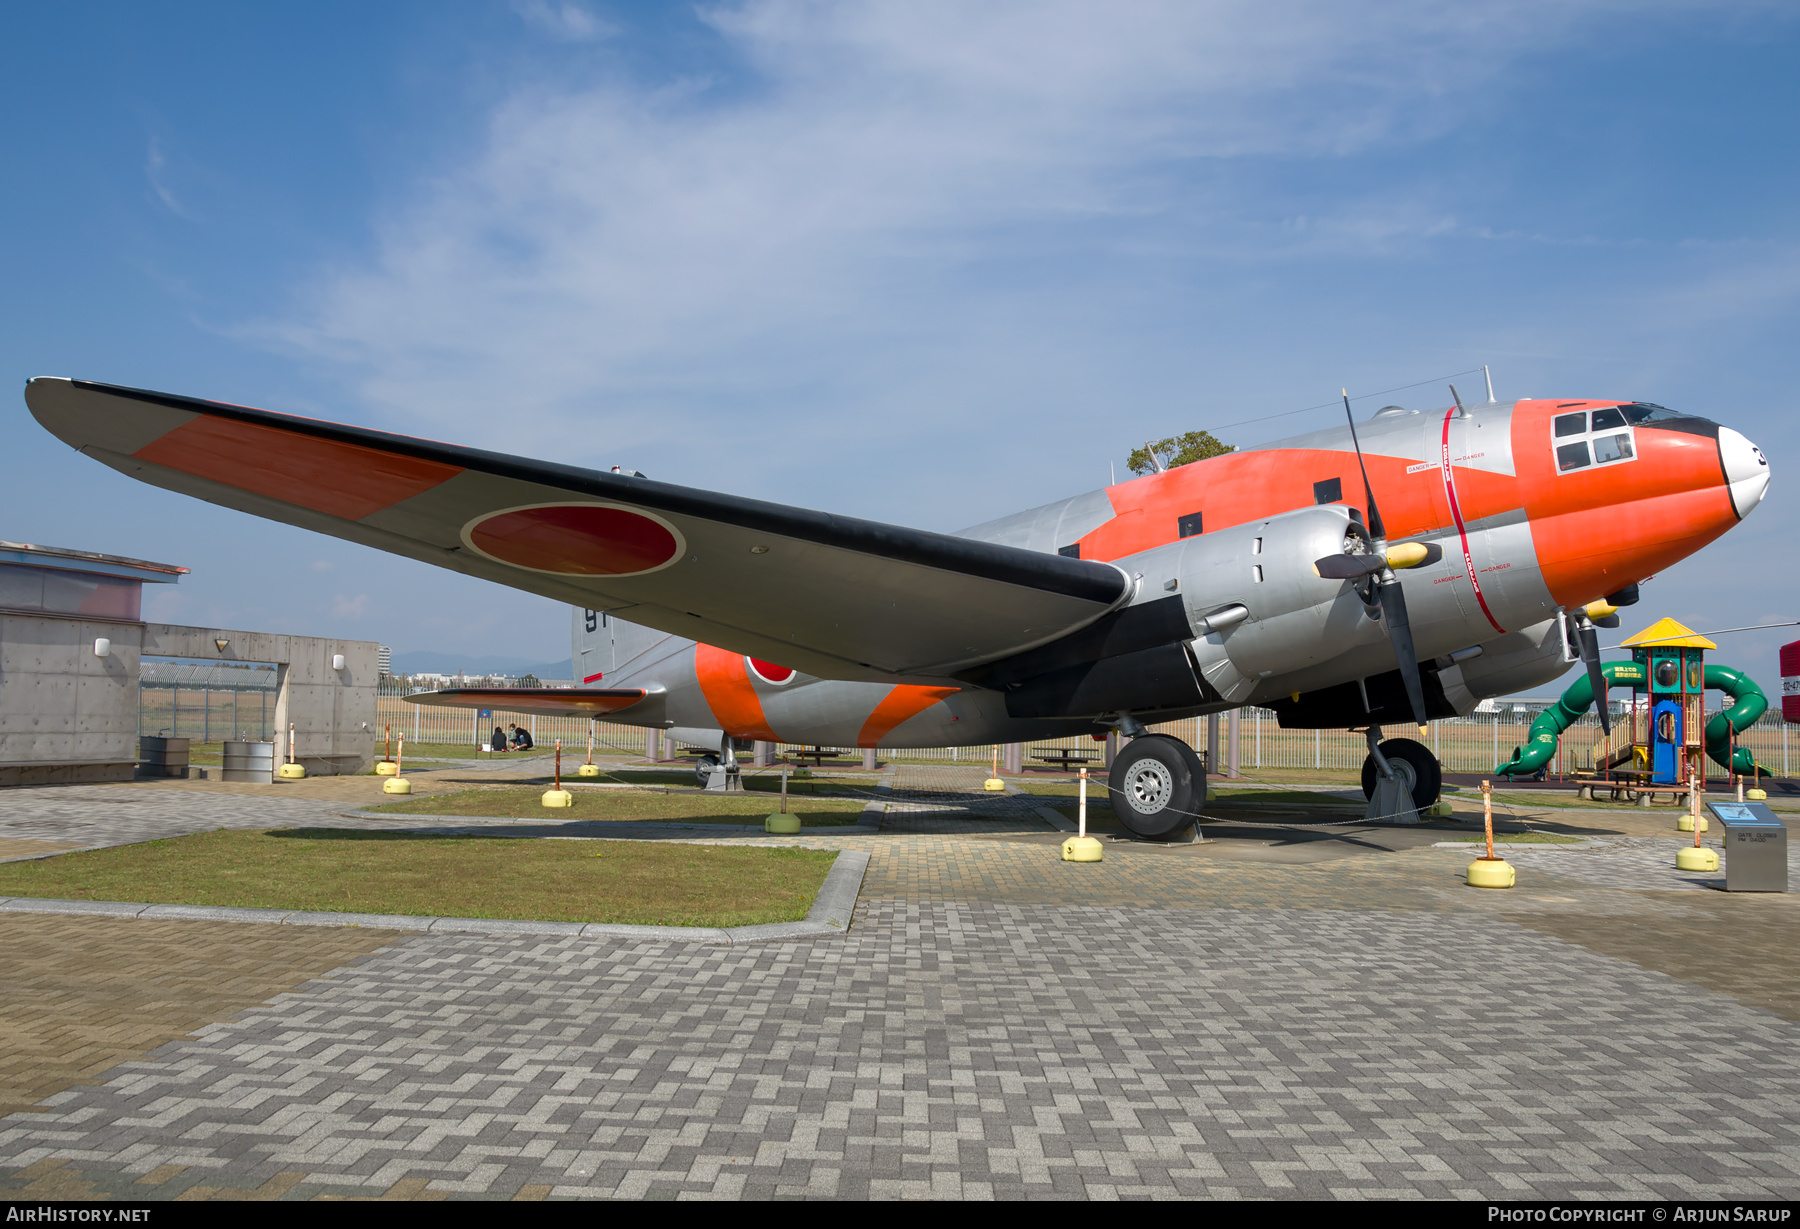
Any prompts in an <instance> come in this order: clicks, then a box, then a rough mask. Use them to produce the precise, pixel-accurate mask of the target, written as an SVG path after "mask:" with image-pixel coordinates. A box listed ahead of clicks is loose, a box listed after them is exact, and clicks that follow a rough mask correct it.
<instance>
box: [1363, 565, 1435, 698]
mask: <svg viewBox="0 0 1800 1229" xmlns="http://www.w3.org/2000/svg"><path fill="white" fill-rule="evenodd" d="M1375 592H1376V595H1377V597H1378V599H1379V600H1380V602H1381V621H1382V622H1383V623H1385V624H1386V625H1387V634H1388V641H1389V643H1391V644H1392V645H1393V646H1394V657H1395V659H1396V660H1397V662H1398V664H1399V666H1400V681H1401V682H1403V683H1404V684H1406V701H1407V703H1408V704H1410V705H1412V714H1413V724H1414V725H1417V726H1421V727H1423V726H1424V724H1425V684H1424V683H1423V682H1422V681H1421V680H1420V678H1419V657H1418V654H1416V653H1414V652H1413V638H1412V623H1411V622H1410V621H1409V620H1408V619H1407V617H1406V593H1405V591H1404V590H1403V589H1401V587H1400V582H1399V580H1398V579H1391V580H1384V581H1382V582H1381V584H1380V585H1378V586H1376V589H1375Z"/></svg>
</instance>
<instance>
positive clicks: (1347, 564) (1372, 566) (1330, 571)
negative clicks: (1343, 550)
mask: <svg viewBox="0 0 1800 1229" xmlns="http://www.w3.org/2000/svg"><path fill="white" fill-rule="evenodd" d="M1386 566H1387V563H1386V561H1385V560H1383V559H1382V557H1381V556H1380V555H1327V556H1325V557H1324V558H1323V559H1320V560H1318V561H1316V562H1315V563H1314V564H1313V571H1315V572H1317V573H1318V574H1319V575H1320V576H1323V577H1324V578H1325V579H1326V580H1354V579H1355V578H1356V577H1358V576H1369V575H1372V574H1373V573H1376V572H1379V571H1381V569H1382V568H1384V567H1386Z"/></svg>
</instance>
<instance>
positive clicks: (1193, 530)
mask: <svg viewBox="0 0 1800 1229" xmlns="http://www.w3.org/2000/svg"><path fill="white" fill-rule="evenodd" d="M1175 531H1176V533H1177V534H1179V535H1180V536H1181V537H1184V538H1191V537H1194V536H1196V535H1198V534H1200V533H1201V532H1203V531H1202V530H1201V528H1200V514H1199V513H1198V512H1190V513H1188V514H1187V515H1186V516H1182V517H1177V518H1176V519H1175Z"/></svg>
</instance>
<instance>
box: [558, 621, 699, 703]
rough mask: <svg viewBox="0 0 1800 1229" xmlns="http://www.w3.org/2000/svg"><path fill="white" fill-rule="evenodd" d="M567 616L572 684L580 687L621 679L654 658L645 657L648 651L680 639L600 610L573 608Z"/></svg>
mask: <svg viewBox="0 0 1800 1229" xmlns="http://www.w3.org/2000/svg"><path fill="white" fill-rule="evenodd" d="M570 615H571V621H570V640H571V648H572V656H573V658H574V661H575V681H576V683H578V684H580V685H582V686H588V687H591V686H594V685H596V684H598V683H600V682H602V681H603V680H604V681H606V682H609V683H610V682H613V681H614V680H616V679H623V678H625V677H627V676H628V675H630V674H631V673H632V672H633V671H635V670H637V669H639V668H641V667H642V666H643V665H645V664H647V661H648V660H652V659H654V658H650V657H647V655H648V654H650V650H651V649H653V648H655V647H656V646H658V645H661V644H664V643H665V642H667V641H672V640H679V639H680V638H679V637H676V636H671V635H669V633H667V632H659V631H657V630H655V629H654V628H649V627H640V626H638V625H637V624H636V623H627V622H625V621H624V620H623V619H620V618H618V617H616V616H614V615H611V614H608V613H607V612H606V611H604V610H582V609H580V608H578V607H576V608H571V610H570ZM682 643H686V642H685V641H683V642H682ZM655 656H656V657H660V656H661V655H660V654H659V655H655Z"/></svg>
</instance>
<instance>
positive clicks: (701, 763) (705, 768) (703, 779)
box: [694, 755, 719, 788]
mask: <svg viewBox="0 0 1800 1229" xmlns="http://www.w3.org/2000/svg"><path fill="white" fill-rule="evenodd" d="M718 766H719V757H718V756H716V755H703V756H701V757H700V758H699V760H697V761H696V762H695V764H694V775H695V776H696V777H699V778H700V785H701V788H705V787H706V785H707V784H708V783H709V782H711V781H712V774H713V769H715V768H717V767H718Z"/></svg>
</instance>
